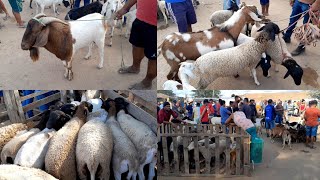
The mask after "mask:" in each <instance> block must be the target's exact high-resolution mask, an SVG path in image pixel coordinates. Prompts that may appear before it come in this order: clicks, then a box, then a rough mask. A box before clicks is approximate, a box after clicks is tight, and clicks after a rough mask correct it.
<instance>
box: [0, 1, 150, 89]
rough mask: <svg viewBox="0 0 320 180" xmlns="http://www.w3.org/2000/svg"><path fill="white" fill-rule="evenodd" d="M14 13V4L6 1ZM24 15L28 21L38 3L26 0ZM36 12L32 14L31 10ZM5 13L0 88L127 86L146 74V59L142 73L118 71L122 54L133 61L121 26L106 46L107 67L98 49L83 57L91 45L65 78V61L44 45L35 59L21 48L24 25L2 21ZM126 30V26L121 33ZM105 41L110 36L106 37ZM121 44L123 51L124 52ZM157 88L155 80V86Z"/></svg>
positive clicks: (79, 54)
mask: <svg viewBox="0 0 320 180" xmlns="http://www.w3.org/2000/svg"><path fill="white" fill-rule="evenodd" d="M3 2H4V4H5V6H6V8H7V10H8V11H9V12H10V14H11V16H12V17H13V15H12V13H11V6H10V5H9V3H8V1H3ZM23 6H24V7H23V12H22V18H23V20H25V21H28V20H29V19H30V18H32V17H33V16H34V14H35V8H36V5H35V4H33V9H30V8H29V0H26V2H24V3H23ZM68 11H69V8H68V9H67V8H65V7H64V6H59V12H60V15H59V16H58V18H59V19H64V17H65V15H66V13H67V12H68ZM44 12H45V14H47V16H54V14H53V10H52V9H45V11H44ZM32 13H33V14H32ZM3 17H4V14H0V18H1V20H0V22H1V23H2V24H4V25H5V27H4V28H2V29H1V30H0V41H1V43H0V57H1V58H0V59H1V66H0V72H1V80H0V89H56V88H57V87H59V89H92V88H93V87H94V88H95V89H128V87H129V86H130V85H131V84H134V83H137V82H140V81H141V80H142V79H143V78H144V77H145V75H146V71H147V63H148V62H147V59H146V58H145V59H144V60H143V61H142V64H141V71H140V73H139V74H125V75H122V74H118V69H119V68H120V64H121V59H122V58H121V57H122V54H123V59H124V62H125V64H126V65H131V64H132V55H131V49H132V48H131V44H130V43H129V41H128V39H125V38H124V36H120V34H121V31H120V29H116V30H115V34H114V37H113V46H112V47H108V46H105V52H104V54H105V56H104V57H105V60H104V67H103V68H102V69H98V68H97V66H98V61H99V56H98V50H97V48H96V47H95V48H93V54H92V57H91V59H90V60H84V58H83V57H84V56H85V55H86V53H87V51H88V49H87V48H83V49H81V50H79V51H78V52H77V53H76V54H75V56H74V61H73V64H72V69H73V72H74V79H73V80H72V81H68V80H67V79H65V78H64V76H63V74H64V66H63V64H62V62H61V61H60V60H59V59H58V58H57V57H56V56H55V55H53V54H51V53H50V52H48V51H47V50H46V49H44V48H40V59H39V61H37V62H32V60H31V58H30V57H29V51H23V50H21V47H20V43H21V40H22V36H23V34H24V31H25V29H21V28H17V27H16V22H15V20H14V18H12V19H10V20H7V21H5V22H4V21H3V20H2V18H3ZM124 33H125V28H124V29H123V32H122V34H124ZM106 42H108V41H107V39H106ZM121 44H122V49H123V51H122V53H121ZM155 88H156V80H154V81H153V86H152V89H155Z"/></svg>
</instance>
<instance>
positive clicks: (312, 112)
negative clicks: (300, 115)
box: [304, 107, 320, 127]
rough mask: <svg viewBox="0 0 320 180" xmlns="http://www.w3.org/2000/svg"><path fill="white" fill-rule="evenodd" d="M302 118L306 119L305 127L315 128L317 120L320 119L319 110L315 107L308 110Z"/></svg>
mask: <svg viewBox="0 0 320 180" xmlns="http://www.w3.org/2000/svg"><path fill="white" fill-rule="evenodd" d="M304 116H305V117H306V125H307V126H311V127H314V126H317V125H318V118H319V117H320V110H319V109H318V108H315V107H312V108H308V109H307V110H306V112H305V114H304Z"/></svg>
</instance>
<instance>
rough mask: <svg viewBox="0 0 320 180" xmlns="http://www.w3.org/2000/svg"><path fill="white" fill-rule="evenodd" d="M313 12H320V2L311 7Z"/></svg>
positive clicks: (317, 0) (317, 1)
mask: <svg viewBox="0 0 320 180" xmlns="http://www.w3.org/2000/svg"><path fill="white" fill-rule="evenodd" d="M310 9H311V11H319V10H320V0H316V1H315V2H314V3H313V4H312V5H311V7H310Z"/></svg>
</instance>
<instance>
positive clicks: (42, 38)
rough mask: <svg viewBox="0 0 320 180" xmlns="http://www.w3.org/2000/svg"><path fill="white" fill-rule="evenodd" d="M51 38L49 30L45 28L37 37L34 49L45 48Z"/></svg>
mask: <svg viewBox="0 0 320 180" xmlns="http://www.w3.org/2000/svg"><path fill="white" fill-rule="evenodd" d="M48 36H49V28H48V27H45V28H44V29H43V30H42V31H41V32H40V33H39V35H38V36H37V38H36V42H35V43H34V45H33V47H43V46H45V45H46V44H47V42H48Z"/></svg>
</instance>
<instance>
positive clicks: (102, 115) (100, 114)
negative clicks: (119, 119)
mask: <svg viewBox="0 0 320 180" xmlns="http://www.w3.org/2000/svg"><path fill="white" fill-rule="evenodd" d="M107 117H108V112H107V111H106V110H104V109H100V110H98V111H96V112H91V113H89V115H88V118H87V121H91V120H93V119H95V120H99V121H101V122H104V123H105V122H106V121H107Z"/></svg>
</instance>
